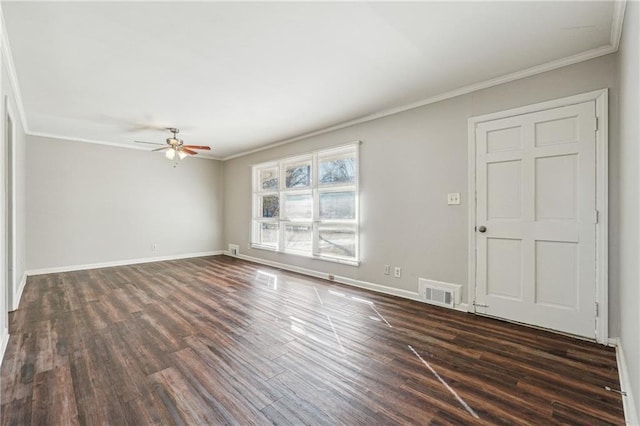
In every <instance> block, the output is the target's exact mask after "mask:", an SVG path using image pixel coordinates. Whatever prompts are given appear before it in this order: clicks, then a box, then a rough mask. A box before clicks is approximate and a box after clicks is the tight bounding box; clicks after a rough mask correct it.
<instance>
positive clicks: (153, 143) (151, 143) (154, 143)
mask: <svg viewBox="0 0 640 426" xmlns="http://www.w3.org/2000/svg"><path fill="white" fill-rule="evenodd" d="M134 142H135V143H146V144H149V145H164V144H163V143H157V142H145V141H134Z"/></svg>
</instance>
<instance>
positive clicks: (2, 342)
mask: <svg viewBox="0 0 640 426" xmlns="http://www.w3.org/2000/svg"><path fill="white" fill-rule="evenodd" d="M8 344H9V328H5V329H4V330H2V337H1V338H0V363H1V362H2V361H4V353H5V351H6V350H7V345H8Z"/></svg>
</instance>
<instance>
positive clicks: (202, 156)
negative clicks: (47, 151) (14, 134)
mask: <svg viewBox="0 0 640 426" xmlns="http://www.w3.org/2000/svg"><path fill="white" fill-rule="evenodd" d="M26 134H27V135H28V136H37V137H40V138H48V139H58V140H63V141H71V142H82V143H90V144H94V145H105V146H112V147H115V148H125V149H135V150H138V151H150V148H149V146H145V145H133V144H122V143H115V142H106V141H99V140H95V139H85V138H76V137H74V136H61V135H56V134H53V133H44V132H31V131H29V132H26ZM191 158H199V159H203V160H216V161H220V160H221V158H220V157H216V156H214V155H211V154H203V153H199V154H198V156H191Z"/></svg>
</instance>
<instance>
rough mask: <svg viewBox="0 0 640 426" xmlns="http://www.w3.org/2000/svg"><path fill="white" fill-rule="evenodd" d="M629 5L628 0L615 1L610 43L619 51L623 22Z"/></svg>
mask: <svg viewBox="0 0 640 426" xmlns="http://www.w3.org/2000/svg"><path fill="white" fill-rule="evenodd" d="M626 7H627V0H617V1H615V2H614V3H613V17H612V18H611V37H610V38H609V44H610V45H611V46H612V47H613V48H614V49H615V51H616V52H617V51H618V47H619V46H620V38H621V37H622V23H623V22H624V11H625V9H626Z"/></svg>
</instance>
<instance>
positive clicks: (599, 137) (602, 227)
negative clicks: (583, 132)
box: [592, 89, 609, 344]
mask: <svg viewBox="0 0 640 426" xmlns="http://www.w3.org/2000/svg"><path fill="white" fill-rule="evenodd" d="M592 93H593V92H592ZM595 94H596V93H594V95H595ZM595 100H596V117H598V130H597V131H596V209H597V210H598V224H597V225H596V301H597V302H598V310H599V314H600V315H599V317H598V318H597V319H596V339H597V341H598V342H599V343H602V344H606V343H607V341H608V339H609V90H608V89H603V90H602V91H601V93H600V94H599V95H598V96H597V97H596V99H595Z"/></svg>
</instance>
